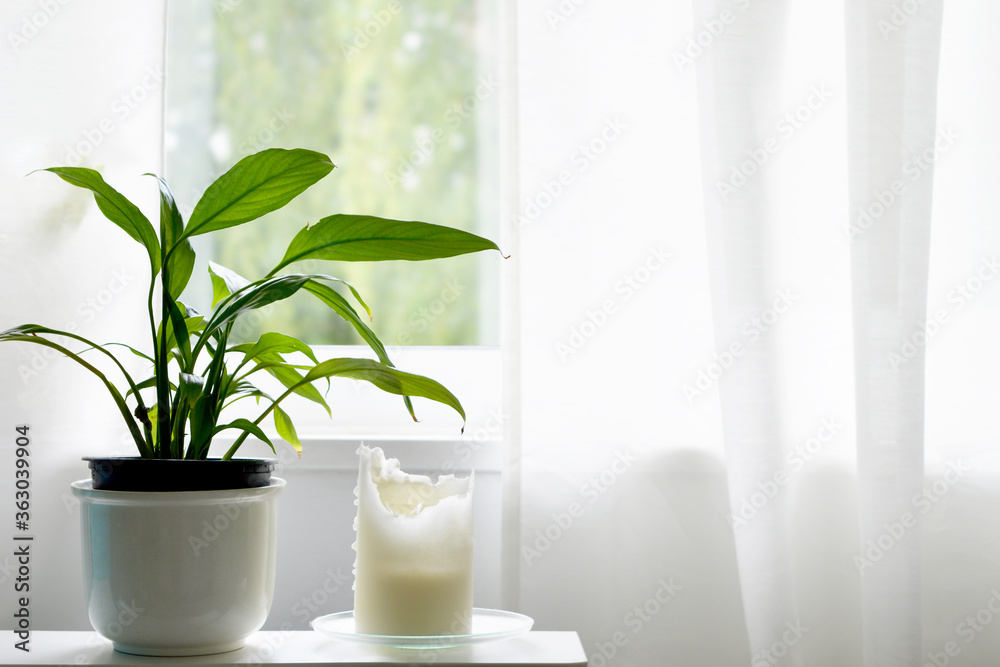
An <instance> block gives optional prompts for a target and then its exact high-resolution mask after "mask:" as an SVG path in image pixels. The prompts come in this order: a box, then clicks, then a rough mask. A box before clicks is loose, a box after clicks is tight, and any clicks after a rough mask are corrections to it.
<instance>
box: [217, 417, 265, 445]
mask: <svg viewBox="0 0 1000 667" xmlns="http://www.w3.org/2000/svg"><path fill="white" fill-rule="evenodd" d="M230 428H235V429H239V430H240V431H243V432H244V433H249V434H250V435H253V436H256V437H257V438H258V439H259V440H261V441H262V442H265V443H267V446H268V447H270V448H271V451H272V452H275V453H277V452H276V451H275V449H274V445H273V444H272V443H271V439H270V438H268V437H267V434H266V433H264V431H263V430H262V429H261V428H260V427H259V426H257V425H256V424H254V423H253V422H252V421H250V420H249V419H244V418H242V417H241V418H239V419H234V420H233V421H231V422H229V423H228V424H223V425H221V426H216V427H215V431H213V433H212V435H215V434H216V433H221V432H222V431H225V430H226V429H230Z"/></svg>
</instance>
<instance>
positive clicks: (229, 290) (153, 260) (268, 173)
mask: <svg viewBox="0 0 1000 667" xmlns="http://www.w3.org/2000/svg"><path fill="white" fill-rule="evenodd" d="M333 168H334V165H333V163H332V162H331V161H330V159H329V158H328V157H327V156H326V155H323V154H322V153H317V152H314V151H310V150H304V149H295V150H284V149H276V148H275V149H268V150H265V151H262V152H260V153H257V154H255V155H251V156H249V157H246V158H244V159H242V160H240V161H239V162H238V163H237V164H236V165H235V166H234V167H233V168H232V169H230V170H229V171H228V172H226V173H225V174H224V175H222V176H221V177H219V178H218V180H216V181H215V182H214V183H212V184H211V185H210V186H209V187H208V189H207V190H206V191H205V193H204V194H203V196H202V197H201V199H200V201H199V202H198V203H197V205H196V206H195V207H194V210H193V211H192V212H191V215H190V217H189V218H188V220H187V222H186V223H185V221H184V220H183V219H182V217H181V214H180V212H179V211H178V208H177V204H176V203H175V201H174V198H173V195H172V194H171V192H170V189H169V187H168V186H167V183H166V182H165V181H164V180H163V179H162V178H159V177H157V180H158V181H159V193H160V211H159V233H157V231H156V229H155V228H154V226H153V225H152V224H151V223H150V221H149V219H147V217H146V216H145V215H144V214H143V213H142V211H140V210H139V208H138V207H137V206H136V205H135V204H133V203H132V202H131V201H129V200H128V199H126V198H125V197H124V196H122V195H121V194H120V193H119V192H118V191H116V190H115V189H114V188H112V187H111V186H110V185H108V184H107V183H106V182H105V181H104V179H103V178H102V177H101V175H100V174H99V173H98V172H96V171H94V170H92V169H87V168H82V167H53V168H49V169H45V170H43V171H48V172H51V173H54V174H56V175H57V176H59V177H60V178H61V179H63V180H64V181H66V182H67V183H70V184H71V185H74V186H77V187H80V188H84V189H87V190H90V191H91V192H92V193H93V194H94V199H95V200H96V202H97V206H98V207H99V208H100V210H101V212H102V213H103V214H104V216H105V217H107V219H108V220H110V221H111V222H113V223H115V224H116V225H118V226H119V227H120V228H121V229H122V230H124V231H125V232H126V233H127V234H128V235H129V236H131V237H132V238H133V239H134V240H135V241H137V242H138V243H140V244H141V245H142V246H143V248H144V249H145V251H146V253H147V255H148V257H149V266H150V282H149V297H148V302H147V309H146V310H147V313H146V314H145V317H147V318H148V321H149V335H150V341H151V345H150V347H149V348H148V349H145V350H140V349H135V348H132V347H130V346H127V345H123V344H120V343H103V344H102V343H96V342H93V341H91V340H88V339H87V338H84V337H83V336H80V335H77V334H75V333H71V332H68V331H60V330H57V329H52V328H50V327H46V326H42V325H38V324H25V325H22V326H18V327H14V328H12V329H8V330H7V331H3V332H0V342H2V341H11V342H26V343H33V344H37V345H44V346H46V347H49V348H52V349H53V350H56V351H57V352H59V353H61V354H63V355H65V356H66V357H68V358H70V359H72V360H73V361H75V362H76V363H78V364H80V365H81V366H83V367H84V368H86V369H87V370H89V371H90V372H92V373H93V374H94V375H96V376H97V378H99V379H100V381H101V382H102V383H103V384H104V386H105V387H106V388H107V390H108V392H109V393H110V394H111V397H112V399H113V400H114V403H115V405H116V407H117V409H118V411H119V412H120V413H121V416H122V418H123V419H124V421H125V424H126V425H127V427H128V430H129V432H130V433H131V436H132V439H133V440H134V441H135V446H136V448H137V449H138V451H139V454H140V456H141V457H142V458H146V459H194V460H200V459H206V458H207V456H208V451H209V445H210V444H211V442H212V438H213V437H214V436H215V435H216V434H218V433H220V432H222V431H226V430H234V431H237V432H239V436H238V437H237V438H236V440H235V442H234V443H233V445H232V446H231V447H230V448H229V450H228V451H227V452H226V453H225V455H224V456H223V457H222V458H223V459H229V458H231V457H232V456H233V455H234V454H235V453H236V451H237V450H238V449H239V447H240V446H241V445H242V444H243V442H244V441H245V440H246V438H247V437H248V436H254V437H256V438H259V439H260V440H262V441H263V442H265V443H267V444H268V445H269V446H271V449H272V451H273V450H274V445H273V444H272V443H271V441H270V439H269V438H268V436H267V434H266V433H265V432H264V431H263V429H262V428H261V424H262V422H263V421H264V420H265V419H267V418H268V417H270V418H271V419H272V420H273V422H274V426H275V428H276V430H277V433H278V435H279V436H280V437H282V438H283V439H285V440H286V441H288V442H289V443H291V444H292V445H293V446H294V447H295V448H296V449H301V443H300V442H299V438H298V437H297V435H296V433H295V428H294V425H293V423H292V420H291V419H290V418H289V416H288V414H287V413H286V412H285V411H284V410H282V408H281V407H280V404H281V403H282V401H284V400H285V399H286V398H288V397H289V396H291V395H293V394H297V395H299V396H302V397H304V398H306V399H308V400H311V401H313V402H315V403H318V404H320V405H322V406H323V407H324V408H325V409H326V410H327V412H330V407H329V405H327V403H326V400H325V399H324V397H323V394H322V393H321V392H320V391H319V390H318V389H317V388H316V386H314V384H313V383H315V382H317V381H320V380H328V379H329V378H333V377H346V378H353V379H356V380H364V381H366V382H370V383H371V384H373V385H375V386H376V387H378V388H379V389H381V390H383V391H386V392H389V393H392V394H398V395H400V396H403V397H404V401H405V405H406V408H407V409H408V410H409V412H410V414H411V416H412V415H413V406H412V404H411V402H410V397H413V396H421V397H424V398H428V399H431V400H434V401H437V402H439V403H443V404H444V405H447V406H450V407H451V408H453V409H454V410H456V411H457V412H458V413H459V414H460V415H461V416H462V418H463V420H464V418H465V412H464V410H463V409H462V405H461V403H460V402H459V400H458V399H457V398H456V397H455V396H454V395H453V394H452V393H451V392H450V391H448V390H447V389H446V388H445V387H444V386H442V385H441V384H439V383H438V382H436V381H434V380H431V379H430V378H426V377H422V376H419V375H413V374H410V373H405V372H403V371H400V370H398V369H396V368H395V367H394V366H393V364H392V362H391V361H390V359H389V356H388V355H387V353H386V349H385V346H384V345H383V344H382V342H381V341H380V340H379V338H378V336H376V335H375V333H374V332H373V331H372V330H371V329H370V328H369V326H368V325H367V324H366V323H365V319H364V318H363V317H362V316H361V315H360V314H359V312H358V310H357V309H356V308H355V307H354V305H352V303H351V301H349V300H348V298H346V297H345V296H344V295H342V294H341V292H339V291H338V290H336V289H334V285H341V286H343V288H344V289H345V290H346V291H347V292H349V293H350V296H351V297H353V299H354V301H355V302H356V303H357V304H358V306H360V308H361V309H363V310H364V312H365V314H366V315H367V316H368V317H370V316H371V311H370V309H369V308H368V306H367V305H366V304H365V302H364V300H363V299H362V298H361V296H360V294H359V293H358V292H357V290H356V289H355V288H354V287H352V286H350V285H348V284H347V283H345V282H344V281H342V280H340V279H338V278H335V277H333V276H329V275H322V274H302V273H287V272H285V271H286V270H287V269H289V267H291V266H292V265H293V264H295V263H296V262H299V261H302V260H334V261H344V262H368V261H384V260H427V259H436V258H443V257H451V256H455V255H462V254H466V253H472V252H478V251H481V250H488V249H494V250H498V248H497V246H496V244H494V243H493V242H492V241H489V240H487V239H484V238H481V237H479V236H476V235H474V234H470V233H468V232H464V231H461V230H457V229H453V228H450V227H443V226H440V225H433V224H428V223H424V222H404V221H400V220H389V219H384V218H378V217H374V216H368V215H346V214H335V215H331V216H329V217H326V218H323V219H322V220H320V221H319V222H317V223H316V224H314V225H311V226H306V227H304V228H303V229H301V230H300V231H299V232H298V233H297V234H296V235H295V236H294V238H292V240H291V242H290V243H289V244H288V248H287V249H286V250H285V254H284V256H283V257H282V258H281V260H280V261H279V262H278V263H277V264H276V265H275V266H274V268H273V269H271V270H270V271H269V272H268V274H267V275H266V276H264V277H263V278H260V279H257V280H248V279H246V278H243V277H241V276H239V275H237V274H236V273H235V272H233V271H231V270H229V269H227V268H225V267H223V266H219V265H218V264H210V266H209V273H210V274H211V281H212V287H213V304H212V308H211V310H210V312H208V313H205V314H203V313H201V312H199V311H197V310H195V309H194V308H193V307H191V306H190V305H188V304H186V303H183V302H182V301H181V300H180V298H181V293H182V292H183V291H184V288H185V286H186V285H187V284H188V281H189V279H190V277H191V273H192V270H193V268H194V262H195V252H194V250H193V249H192V246H191V239H192V238H193V237H195V236H200V235H203V234H210V233H212V232H216V231H219V230H222V229H227V228H230V227H235V226H237V225H242V224H245V223H247V222H250V221H252V220H256V219H258V218H260V217H261V216H263V215H265V214H267V213H270V212H272V211H275V210H277V209H279V208H281V207H283V206H284V205H285V204H287V203H288V202H290V201H291V200H292V199H294V198H295V197H296V196H298V195H299V194H301V193H302V192H303V191H305V190H306V189H307V188H309V187H310V186H312V185H313V184H315V183H316V182H317V181H319V180H320V179H321V178H323V177H324V176H326V175H327V174H328V173H330V171H331V170H332V169H333ZM299 292H306V293H308V294H309V295H311V296H312V297H314V298H317V299H319V300H320V301H322V302H323V303H324V304H326V305H327V306H328V307H329V308H330V310H331V311H332V313H333V314H334V315H336V316H337V317H341V318H343V319H344V320H346V321H347V322H348V323H349V324H350V325H351V326H353V327H354V329H355V330H356V331H357V332H358V334H359V335H360V336H361V338H362V340H364V342H365V343H366V344H367V345H368V346H369V347H370V348H371V349H372V350H373V351H374V353H375V356H376V357H377V360H373V359H366V358H336V359H329V360H326V361H319V360H318V359H317V357H316V354H315V353H314V351H313V350H312V349H311V348H310V346H309V345H307V344H306V343H304V342H302V341H301V340H298V339H296V338H294V337H292V336H289V335H286V334H282V333H279V332H268V333H264V334H263V335H261V336H260V338H259V339H258V340H257V341H255V342H248V343H247V342H244V343H233V342H231V341H230V337H231V335H232V332H233V326H234V324H235V322H236V320H237V318H239V317H240V315H242V314H244V313H247V312H248V311H251V310H254V309H258V308H262V307H264V306H267V305H269V304H271V303H275V302H277V301H281V300H283V299H287V298H289V297H291V296H293V295H295V294H297V293H299ZM74 342H75V343H80V344H82V345H83V346H85V348H84V349H81V350H78V351H73V350H71V349H69V347H66V346H67V345H72V344H73V343H74ZM295 353H300V354H298V355H296V354H295ZM120 354H135V355H138V356H139V357H141V358H142V359H144V360H145V361H146V362H148V364H149V368H150V372H149V376H148V377H146V378H141V379H136V378H133V377H132V375H130V374H129V373H128V372H127V371H126V368H125V364H123V363H122V361H121V359H120V358H119V356H118V355H120ZM95 356H96V357H98V358H99V357H105V358H106V360H110V363H111V364H113V366H114V367H115V369H116V370H117V372H118V373H119V374H120V375H121V377H122V378H123V381H124V383H123V384H122V383H119V384H120V387H119V386H116V384H115V383H113V382H112V381H111V379H109V378H108V376H107V375H105V372H104V371H102V370H101V369H100V368H99V367H98V366H97V365H95V364H94V363H91V361H90V360H88V359H92V358H93V357H95ZM304 360H308V361H304ZM261 373H266V374H269V375H271V376H273V377H274V378H276V379H277V380H278V381H279V382H280V383H281V385H282V386H283V388H284V390H283V392H282V393H280V394H277V395H276V396H271V395H269V394H267V393H265V392H264V391H263V390H262V389H260V388H259V387H258V385H257V384H256V383H255V379H256V377H255V376H259V375H260V374H261ZM248 398H252V399H256V401H257V403H258V405H260V406H261V411H260V414H259V416H257V418H256V419H253V420H251V419H247V418H238V419H233V420H232V421H223V418H222V416H223V413H224V412H225V410H224V409H225V408H227V407H228V406H230V405H232V404H233V403H235V402H237V401H240V400H243V399H248Z"/></svg>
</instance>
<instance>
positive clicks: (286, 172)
mask: <svg viewBox="0 0 1000 667" xmlns="http://www.w3.org/2000/svg"><path fill="white" fill-rule="evenodd" d="M333 167H334V165H333V163H332V162H330V158H328V157H327V156H326V155H323V154H322V153H317V152H315V151H309V150H305V149H302V148H296V149H294V150H285V149H282V148H269V149H267V150H264V151H261V152H259V153H256V154H254V155H250V156H247V157H245V158H243V159H242V160H240V161H239V162H237V163H236V165H235V166H233V168H232V169H230V170H229V171H227V172H226V173H225V174H223V175H222V176H220V177H219V179H218V180H216V181H215V182H214V183H212V184H211V185H210V186H209V187H208V189H207V190H205V194H203V195H202V197H201V200H199V201H198V204H197V205H196V206H195V207H194V211H192V212H191V217H190V218H189V219H188V223H187V227H186V228H185V231H184V236H185V237H187V236H196V235H198V234H206V233H208V232H212V231H215V230H218V229H225V228H227V227H234V226H236V225H241V224H243V223H244V222H248V221H250V220H255V219H257V218H259V217H260V216H262V215H264V214H265V213H270V212H271V211H275V210H277V209H279V208H281V207H282V206H284V205H285V204H287V203H288V202H290V201H291V200H292V199H294V198H295V197H297V196H298V195H299V194H300V193H302V192H303V191H304V190H305V189H306V188H308V187H309V186H311V185H312V184H314V183H315V182H316V181H318V180H319V179H321V178H323V177H324V176H326V175H327V174H329V173H330V171H331V170H332V169H333Z"/></svg>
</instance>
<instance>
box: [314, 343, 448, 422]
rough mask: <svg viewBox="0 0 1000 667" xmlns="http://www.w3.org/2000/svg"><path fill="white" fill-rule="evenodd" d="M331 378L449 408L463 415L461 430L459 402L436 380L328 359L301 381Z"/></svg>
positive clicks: (369, 363)
mask: <svg viewBox="0 0 1000 667" xmlns="http://www.w3.org/2000/svg"><path fill="white" fill-rule="evenodd" d="M333 376H340V377H349V378H353V379H355V380H364V381H366V382H370V383H372V384H373V385H375V386H376V387H378V388H379V389H381V390H382V391H384V392H388V393H390V394H398V395H400V396H420V397H423V398H429V399H431V400H432V401H437V402H438V403H442V404H444V405H447V406H449V407H450V408H452V409H453V410H455V411H456V412H457V413H458V414H460V415H462V421H463V430H464V422H465V410H464V409H463V408H462V404H461V402H459V400H458V398H456V397H455V395H454V394H452V393H451V392H450V391H448V389H446V388H445V387H444V385H442V384H441V383H439V382H437V381H436V380H432V379H430V378H428V377H424V376H423V375H414V374H413V373H406V372H403V371H401V370H398V369H396V368H393V367H392V366H389V365H386V364H383V363H381V362H378V361H373V360H371V359H353V358H339V359H328V360H327V361H322V362H320V363H318V364H316V365H315V366H314V367H313V368H312V370H310V371H309V372H308V373H306V375H305V377H304V378H303V379H304V381H306V382H314V381H316V380H319V379H322V378H328V377H333Z"/></svg>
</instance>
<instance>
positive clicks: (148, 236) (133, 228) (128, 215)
mask: <svg viewBox="0 0 1000 667" xmlns="http://www.w3.org/2000/svg"><path fill="white" fill-rule="evenodd" d="M42 171H50V172H52V173H53V174H55V175H57V176H58V177H59V178H61V179H63V180H64V181H66V182H67V183H69V184H70V185H75V186H76V187H78V188H84V189H86V190H90V191H91V192H93V193H94V201H96V202H97V207H98V208H99V209H101V213H103V214H104V217H106V218H107V219H108V220H110V221H111V222H113V223H115V224H116V225H118V226H119V227H121V228H122V229H123V230H125V233H126V234H128V235H129V236H131V237H132V238H133V239H135V240H136V241H138V242H139V243H141V244H142V245H143V247H145V248H146V252H147V253H148V254H149V265H150V269H151V271H152V275H154V276H155V275H156V274H157V273H159V271H160V242H159V241H158V240H157V238H156V231H155V230H154V229H153V225H151V224H150V222H149V220H148V219H147V218H146V216H145V215H143V214H142V211H140V210H139V208H138V207H137V206H136V205H135V204H133V203H132V202H130V201H129V200H128V199H126V198H125V197H124V196H123V195H122V194H121V193H119V192H118V191H117V190H115V189H114V188H112V187H111V186H110V185H108V184H107V183H105V182H104V178H103V177H102V176H101V175H100V174H99V173H97V172H96V171H94V170H93V169H87V168H85V167H50V168H48V169H43V170H42Z"/></svg>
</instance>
